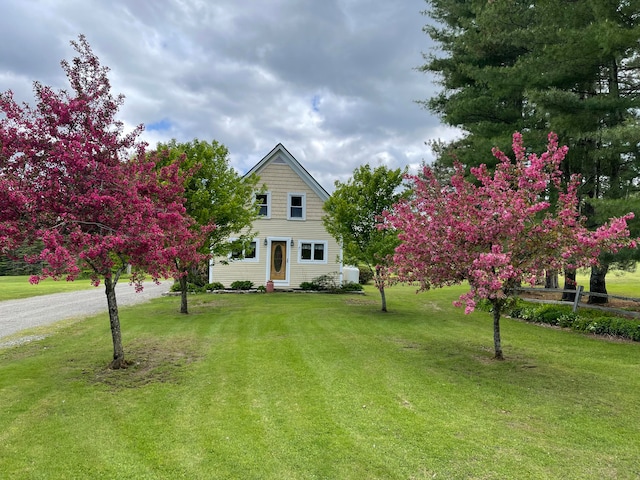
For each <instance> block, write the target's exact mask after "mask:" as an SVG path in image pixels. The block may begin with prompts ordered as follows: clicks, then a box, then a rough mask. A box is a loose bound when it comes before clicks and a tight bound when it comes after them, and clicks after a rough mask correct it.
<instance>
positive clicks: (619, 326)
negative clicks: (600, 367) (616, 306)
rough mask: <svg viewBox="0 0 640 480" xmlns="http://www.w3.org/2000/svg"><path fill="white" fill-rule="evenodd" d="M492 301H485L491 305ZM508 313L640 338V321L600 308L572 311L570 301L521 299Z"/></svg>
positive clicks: (639, 340)
mask: <svg viewBox="0 0 640 480" xmlns="http://www.w3.org/2000/svg"><path fill="white" fill-rule="evenodd" d="M487 305H488V304H485V307H487ZM507 315H509V316H511V317H513V318H520V319H522V320H526V321H527V322H533V323H543V324H546V325H554V326H558V327H563V328H571V329H573V330H576V331H578V332H584V333H593V334H596V335H609V336H613V337H620V338H624V339H628V340H633V341H636V342H640V322H639V321H638V320H634V319H629V318H621V317H618V316H615V315H612V314H609V315H607V314H602V312H600V311H593V310H581V311H580V313H579V314H577V313H574V312H572V311H571V307H570V306H569V305H538V304H531V303H527V302H526V301H524V300H518V301H517V302H515V303H514V304H512V306H511V307H510V308H509V309H508V310H507Z"/></svg>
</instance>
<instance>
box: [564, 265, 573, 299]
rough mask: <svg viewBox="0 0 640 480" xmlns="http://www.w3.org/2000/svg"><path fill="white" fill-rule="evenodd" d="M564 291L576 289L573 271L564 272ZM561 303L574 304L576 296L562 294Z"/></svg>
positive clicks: (566, 293)
mask: <svg viewBox="0 0 640 480" xmlns="http://www.w3.org/2000/svg"><path fill="white" fill-rule="evenodd" d="M562 288H563V289H564V290H575V289H576V271H575V270H565V271H564V287H562ZM562 301H563V302H575V301H576V294H575V293H570V292H563V293H562Z"/></svg>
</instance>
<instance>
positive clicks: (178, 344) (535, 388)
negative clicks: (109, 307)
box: [0, 287, 640, 479]
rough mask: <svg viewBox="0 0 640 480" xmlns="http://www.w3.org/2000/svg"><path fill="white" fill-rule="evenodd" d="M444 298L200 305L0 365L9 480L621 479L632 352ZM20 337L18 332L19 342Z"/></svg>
mask: <svg viewBox="0 0 640 480" xmlns="http://www.w3.org/2000/svg"><path fill="white" fill-rule="evenodd" d="M461 291H462V290H461V289H459V288H450V289H445V290H440V291H433V292H428V293H424V294H419V295H415V294H414V291H413V289H412V288H410V287H394V288H392V289H390V290H389V292H388V304H389V305H388V306H389V309H390V311H389V313H388V314H383V313H381V312H379V297H378V296H377V295H376V293H375V292H374V291H373V289H371V288H370V287H368V288H367V295H366V296H357V295H317V294H316V295H314V294H259V295H199V296H194V297H191V311H192V314H191V315H189V316H181V315H180V314H178V313H177V309H178V305H177V302H176V299H175V297H169V298H162V299H158V300H156V301H153V302H151V303H148V304H144V305H140V306H136V307H131V308H126V309H122V311H121V319H122V324H123V336H124V341H125V350H126V352H127V354H128V356H129V358H130V359H131V360H133V361H134V362H135V364H134V365H133V366H132V367H131V368H130V369H128V370H126V371H108V370H105V368H104V367H105V365H106V364H107V363H108V360H109V356H110V348H111V344H110V336H109V327H108V320H107V318H106V316H105V315H101V316H97V317H91V318H89V319H86V320H84V321H80V322H76V323H73V324H67V325H64V326H62V327H60V326H58V327H57V328H56V330H55V333H53V334H52V335H51V336H49V337H47V338H45V339H44V340H41V341H35V342H31V343H29V344H24V345H21V346H17V347H12V348H7V349H4V350H0V365H1V366H0V405H2V410H1V411H0V472H4V473H3V475H4V476H5V477H6V478H12V479H20V478H29V479H40V478H42V479H45V478H46V479H62V478H98V479H100V478H116V477H118V478H136V479H144V478H148V479H163V478H167V479H173V478H189V479H200V478H202V479H206V478H221V479H223V478H229V479H236V478H242V479H312V478H316V479H321V478H326V479H377V478H380V479H396V478H397V479H432V478H445V479H504V478H509V479H556V478H563V477H564V478H580V479H632V478H634V479H635V478H638V476H640V464H639V463H638V461H637V459H638V454H637V452H638V451H639V450H640V410H639V409H638V408H637V407H638V405H640V376H639V375H638V359H639V358H640V350H639V348H640V346H639V345H638V344H632V343H625V342H608V341H603V340H601V339H597V338H594V337H589V336H584V335H580V334H576V333H572V332H567V331H561V330H556V329H551V328H542V327H539V326H535V325H530V324H526V323H523V322H518V321H514V320H509V319H505V320H504V321H503V344H504V345H503V346H504V350H505V355H506V356H507V360H506V361H504V362H496V361H494V360H492V359H491V357H492V329H491V321H490V317H489V314H487V313H482V312H477V313H474V314H472V315H469V316H465V315H464V314H463V312H462V310H460V309H455V308H453V307H452V306H451V301H452V300H453V299H454V298H455V297H457V296H458V295H459V294H460V293H461ZM27 333H28V332H25V334H27Z"/></svg>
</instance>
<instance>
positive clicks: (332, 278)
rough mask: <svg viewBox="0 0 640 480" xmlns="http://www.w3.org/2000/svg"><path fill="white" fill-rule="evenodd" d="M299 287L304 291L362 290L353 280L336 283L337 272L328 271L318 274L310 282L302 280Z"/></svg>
mask: <svg viewBox="0 0 640 480" xmlns="http://www.w3.org/2000/svg"><path fill="white" fill-rule="evenodd" d="M300 288H301V289H302V290H306V291H310V290H313V291H319V292H331V293H342V292H358V291H361V290H362V285H360V284H359V283H354V282H347V283H345V284H343V285H342V286H340V284H339V283H338V275H337V273H328V274H326V275H320V276H319V277H316V278H314V279H313V280H311V281H310V282H302V283H301V284H300Z"/></svg>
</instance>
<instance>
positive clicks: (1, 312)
mask: <svg viewBox="0 0 640 480" xmlns="http://www.w3.org/2000/svg"><path fill="white" fill-rule="evenodd" d="M171 284H172V281H171V280H165V281H164V282H162V283H161V284H160V285H156V284H155V283H153V282H146V283H145V284H144V291H143V292H142V293H136V292H135V289H134V288H133V287H132V286H129V284H128V283H127V282H124V283H119V284H118V285H116V296H117V300H118V306H119V307H121V306H125V305H133V304H136V303H141V302H146V301H148V300H151V299H152V298H156V297H159V296H161V295H162V294H163V293H165V292H168V291H169V288H170V287H171ZM106 311H107V297H106V295H105V294H104V286H103V285H100V286H99V287H97V288H93V289H90V290H80V291H77V292H67V293H55V294H53V295H41V296H38V297H30V298H25V299H22V300H7V301H4V302H0V347H3V346H8V345H12V344H16V343H22V342H23V341H25V340H24V339H23V340H22V341H21V339H18V340H16V341H10V342H4V343H3V342H2V338H3V337H6V336H8V335H13V334H14V333H17V332H19V331H21V330H24V329H26V328H32V327H38V326H41V325H48V324H50V323H54V322H58V321H60V320H65V319H67V318H74V317H84V316H89V315H94V314H97V313H101V312H106ZM29 340H31V338H29V339H27V340H26V341H29Z"/></svg>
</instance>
